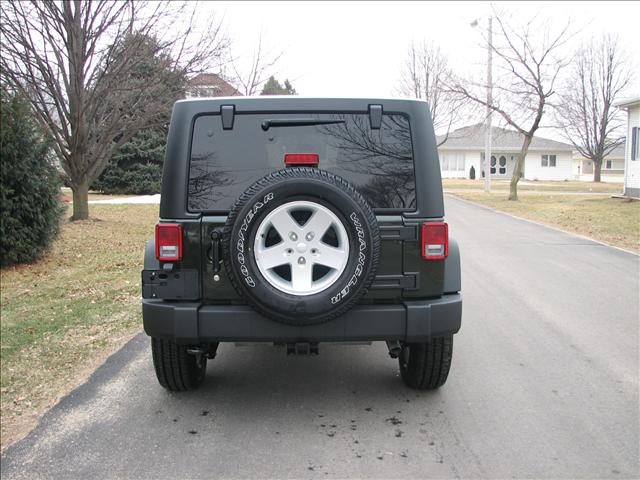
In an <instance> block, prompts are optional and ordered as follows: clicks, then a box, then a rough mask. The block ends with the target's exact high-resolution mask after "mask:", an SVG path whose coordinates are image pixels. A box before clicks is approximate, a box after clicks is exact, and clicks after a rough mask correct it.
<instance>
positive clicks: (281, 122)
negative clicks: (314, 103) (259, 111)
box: [262, 118, 344, 132]
mask: <svg viewBox="0 0 640 480" xmlns="http://www.w3.org/2000/svg"><path fill="white" fill-rule="evenodd" d="M332 123H344V120H320V119H319V118H286V119H271V120H264V121H263V122H262V130H264V131H265V132H266V131H267V130H269V129H270V128H271V127H304V126H308V125H330V124H332Z"/></svg>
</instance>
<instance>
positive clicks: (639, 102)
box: [615, 97, 640, 109]
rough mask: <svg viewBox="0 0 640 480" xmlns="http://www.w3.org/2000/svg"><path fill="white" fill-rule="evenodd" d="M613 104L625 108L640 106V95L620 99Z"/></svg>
mask: <svg viewBox="0 0 640 480" xmlns="http://www.w3.org/2000/svg"><path fill="white" fill-rule="evenodd" d="M615 106H616V107H619V108H625V109H626V108H630V107H637V106H640V97H636V98H628V99H626V100H621V101H620V102H616V103H615Z"/></svg>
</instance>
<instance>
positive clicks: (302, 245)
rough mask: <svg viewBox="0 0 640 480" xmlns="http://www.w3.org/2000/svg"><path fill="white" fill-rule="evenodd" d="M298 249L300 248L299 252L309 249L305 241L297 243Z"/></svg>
mask: <svg viewBox="0 0 640 480" xmlns="http://www.w3.org/2000/svg"><path fill="white" fill-rule="evenodd" d="M296 250H298V253H304V252H306V251H307V244H306V243H304V242H300V243H299V244H298V245H296Z"/></svg>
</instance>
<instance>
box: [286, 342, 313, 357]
mask: <svg viewBox="0 0 640 480" xmlns="http://www.w3.org/2000/svg"><path fill="white" fill-rule="evenodd" d="M287 355H318V342H295V343H287Z"/></svg>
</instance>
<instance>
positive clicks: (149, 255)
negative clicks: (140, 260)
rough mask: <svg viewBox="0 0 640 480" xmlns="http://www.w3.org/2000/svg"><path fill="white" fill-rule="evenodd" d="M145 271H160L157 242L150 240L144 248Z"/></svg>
mask: <svg viewBox="0 0 640 480" xmlns="http://www.w3.org/2000/svg"><path fill="white" fill-rule="evenodd" d="M144 269H145V270H160V262H159V261H158V259H157V258H156V241H155V239H153V240H148V241H147V245H146V246H145V248H144Z"/></svg>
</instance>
